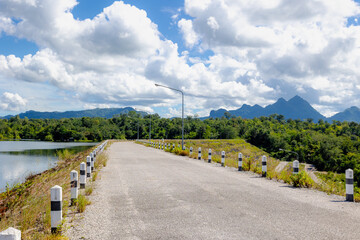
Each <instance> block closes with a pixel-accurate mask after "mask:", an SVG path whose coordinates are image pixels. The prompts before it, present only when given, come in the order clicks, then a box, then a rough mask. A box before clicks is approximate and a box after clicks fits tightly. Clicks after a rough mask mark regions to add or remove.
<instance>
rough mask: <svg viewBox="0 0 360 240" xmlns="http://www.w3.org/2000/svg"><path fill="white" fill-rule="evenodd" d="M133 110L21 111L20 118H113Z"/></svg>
mask: <svg viewBox="0 0 360 240" xmlns="http://www.w3.org/2000/svg"><path fill="white" fill-rule="evenodd" d="M131 111H136V110H135V109H134V108H132V107H125V108H96V109H89V110H82V111H67V112H37V111H32V110H31V111H27V112H25V113H20V114H19V117H20V118H25V117H27V118H29V119H45V118H47V119H61V118H82V117H102V118H112V117H113V116H114V115H118V114H127V113H129V112H131ZM137 112H138V113H140V114H141V115H146V114H147V113H145V112H141V111H137ZM11 117H14V116H13V115H8V116H5V117H0V118H4V119H10V118H11Z"/></svg>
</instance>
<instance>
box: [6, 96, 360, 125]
mask: <svg viewBox="0 0 360 240" xmlns="http://www.w3.org/2000/svg"><path fill="white" fill-rule="evenodd" d="M130 111H136V110H135V109H134V108H132V107H125V108H96V109H90V110H82V111H67V112H37V111H32V110H31V111H27V112H25V113H20V114H19V117H20V118H25V117H27V118H29V119H45V118H48V119H61V118H81V117H102V118H112V117H113V116H114V115H119V114H127V113H129V112H130ZM137 112H138V113H140V114H141V115H143V116H144V115H146V114H147V113H145V112H141V111H137ZM225 114H226V115H227V116H235V117H239V116H240V117H242V118H247V119H251V118H254V117H261V116H270V115H271V114H280V115H283V116H284V117H285V119H289V118H291V119H301V120H305V119H308V118H311V119H313V121H318V120H320V119H322V120H324V121H328V122H331V121H332V120H337V121H348V122H352V121H353V122H360V109H359V108H358V107H350V108H348V109H346V110H345V111H343V112H339V113H337V114H335V115H334V116H332V117H329V118H326V117H325V116H323V115H321V114H320V113H319V112H318V111H316V110H315V109H314V108H313V107H312V106H311V105H310V104H309V103H308V102H307V101H306V100H304V99H303V98H301V97H299V96H295V97H293V98H291V99H290V100H288V101H286V100H285V99H284V98H279V99H278V100H277V101H276V102H275V103H274V104H270V105H268V106H266V107H261V106H259V105H257V104H255V105H254V106H250V105H247V104H244V105H242V107H241V108H239V109H236V110H229V111H228V110H226V109H218V110H212V111H211V112H210V115H209V116H208V117H202V118H200V119H202V120H203V119H207V118H221V117H223V116H225ZM11 117H14V116H13V115H8V116H5V117H0V118H3V119H10V118H11Z"/></svg>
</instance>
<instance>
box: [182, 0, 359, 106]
mask: <svg viewBox="0 0 360 240" xmlns="http://www.w3.org/2000/svg"><path fill="white" fill-rule="evenodd" d="M185 12H186V13H187V14H188V15H189V16H190V17H191V18H192V19H191V20H188V21H191V22H192V29H193V30H194V32H195V34H196V35H197V36H198V38H199V40H198V41H199V45H200V48H202V49H210V50H212V51H213V52H214V57H212V58H210V59H209V60H208V61H207V63H208V64H210V65H209V66H210V67H209V68H208V70H210V71H213V70H215V69H216V71H215V72H216V73H217V74H219V77H220V78H221V79H222V83H223V84H225V83H226V84H227V82H231V81H237V82H238V83H241V84H243V85H244V86H245V89H246V90H247V91H249V92H250V94H252V95H254V92H253V91H254V89H257V87H255V88H252V87H251V85H254V86H262V87H260V88H263V89H267V92H263V93H261V91H258V93H260V94H266V95H267V96H263V100H262V101H261V99H258V100H259V101H260V103H262V104H264V103H265V102H266V100H269V98H274V97H275V96H279V95H282V96H287V95H288V92H291V93H292V94H300V95H302V96H304V97H305V98H308V99H309V100H312V103H314V104H317V106H325V105H327V106H328V105H329V104H333V108H332V109H331V107H330V110H327V112H329V111H334V110H335V109H336V110H338V111H339V110H343V109H344V108H345V107H349V106H348V104H349V103H352V104H356V103H355V102H354V99H355V98H356V96H357V94H359V92H358V89H357V90H355V89H356V86H358V85H360V78H359V76H360V70H359V68H358V67H357V66H356V65H357V63H358V62H359V61H360V58H359V56H360V52H359V51H360V50H359V49H360V31H359V30H360V27H359V26H354V25H352V26H347V21H348V18H350V17H354V16H359V14H360V7H359V4H358V3H356V2H354V1H352V0H345V1H343V0H334V1H327V0H305V1H301V2H299V1H286V0H255V1H237V0H225V1H224V0H207V1H193V0H185ZM188 24H189V25H190V23H188ZM219 59H221V61H219ZM224 59H228V60H227V61H226V64H221V62H224ZM254 82H256V83H257V84H254ZM235 89H236V88H235ZM235 92H236V91H235ZM243 92H246V91H243ZM314 93H315V96H316V97H317V98H316V99H315V98H314V97H313V96H314ZM230 94H231V93H230ZM255 94H256V93H255ZM231 96H234V94H232V95H231ZM327 96H332V99H329V98H328V97H327ZM288 97H291V96H288ZM333 99H336V100H337V104H334V102H335V101H332V100H333ZM340 103H341V104H340ZM233 104H234V102H233ZM319 109H325V107H323V108H321V107H319Z"/></svg>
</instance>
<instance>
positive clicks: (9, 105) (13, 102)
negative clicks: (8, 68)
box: [0, 92, 27, 111]
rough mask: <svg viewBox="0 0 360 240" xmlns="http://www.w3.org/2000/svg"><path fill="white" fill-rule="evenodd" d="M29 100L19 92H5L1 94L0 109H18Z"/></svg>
mask: <svg viewBox="0 0 360 240" xmlns="http://www.w3.org/2000/svg"><path fill="white" fill-rule="evenodd" d="M26 102H27V100H26V99H24V98H22V97H21V96H20V95H19V94H17V93H9V92H4V93H3V94H2V95H1V96H0V109H2V110H8V111H16V110H20V109H23V108H24V107H25V106H26Z"/></svg>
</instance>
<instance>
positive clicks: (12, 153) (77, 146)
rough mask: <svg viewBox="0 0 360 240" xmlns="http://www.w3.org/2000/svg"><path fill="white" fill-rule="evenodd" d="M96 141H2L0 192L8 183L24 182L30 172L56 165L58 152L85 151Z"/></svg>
mask: <svg viewBox="0 0 360 240" xmlns="http://www.w3.org/2000/svg"><path fill="white" fill-rule="evenodd" d="M94 145H96V143H79V142H66V143H65V142H40V141H0V192H3V191H4V190H5V186H6V184H8V185H9V186H12V185H14V184H16V183H19V182H24V180H25V178H26V177H27V176H29V174H36V173H40V172H43V171H45V170H47V169H50V168H52V167H54V166H55V165H56V163H57V161H58V157H57V155H56V152H57V151H58V150H63V149H68V150H69V151H71V152H72V153H77V152H81V151H84V150H86V149H88V148H90V147H92V146H94Z"/></svg>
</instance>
